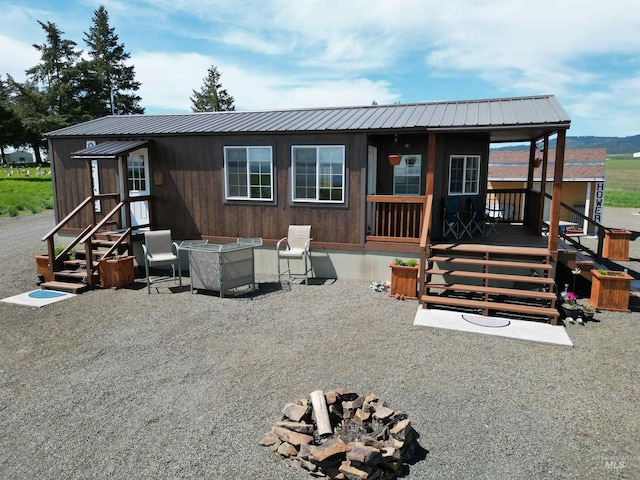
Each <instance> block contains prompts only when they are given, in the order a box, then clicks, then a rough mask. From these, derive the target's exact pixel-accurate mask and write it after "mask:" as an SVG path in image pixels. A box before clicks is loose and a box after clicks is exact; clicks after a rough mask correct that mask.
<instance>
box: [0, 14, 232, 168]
mask: <svg viewBox="0 0 640 480" xmlns="http://www.w3.org/2000/svg"><path fill="white" fill-rule="evenodd" d="M38 23H39V25H40V26H41V27H42V29H43V30H44V33H45V42H44V43H42V44H34V45H33V47H34V48H35V49H36V50H37V51H38V52H40V63H38V65H36V66H34V67H32V68H30V69H28V70H26V72H25V73H26V79H25V81H24V82H18V81H16V80H15V79H14V78H13V77H12V76H11V75H9V74H7V75H6V79H3V78H2V76H0V154H1V157H2V162H5V157H4V150H5V148H6V147H13V148H21V147H30V148H31V149H33V151H34V154H35V160H36V163H42V158H41V154H40V152H41V151H42V150H44V151H46V149H47V141H46V138H45V137H44V134H45V133H47V132H50V131H52V130H57V129H59V128H63V127H66V126H69V125H74V124H76V123H80V122H85V121H88V120H92V119H95V118H100V117H104V116H106V115H130V114H140V113H144V108H143V107H142V106H141V100H142V99H141V98H140V96H139V95H138V94H137V92H138V90H139V88H140V86H141V83H140V82H138V81H136V79H135V68H134V67H133V66H132V65H128V64H127V60H129V58H130V56H131V55H130V54H129V53H128V52H127V51H126V50H125V46H124V44H123V43H121V42H120V41H119V38H118V35H117V34H116V33H115V28H113V27H111V26H110V25H109V14H108V12H107V11H106V9H105V7H104V6H100V7H99V8H98V9H97V10H95V11H94V13H93V18H92V24H91V26H90V27H89V30H88V32H83V33H84V36H83V41H84V44H85V45H86V48H87V51H86V55H83V53H84V52H83V50H80V49H79V48H78V44H77V43H76V42H74V41H73V40H70V39H67V38H64V32H63V31H61V30H60V29H59V28H58V26H57V25H56V24H55V23H52V22H41V21H39V20H38ZM220 76H221V74H220V72H219V71H218V69H217V68H216V67H214V66H212V67H211V68H209V70H208V72H207V76H206V77H205V78H204V80H203V85H202V87H201V89H200V91H196V90H193V96H192V97H190V100H191V103H192V105H191V109H192V111H194V112H212V111H221V110H235V106H234V99H233V97H232V96H231V95H229V93H228V92H227V90H225V89H223V88H222V85H221V82H220Z"/></svg>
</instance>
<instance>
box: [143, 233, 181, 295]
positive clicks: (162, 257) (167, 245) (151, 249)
mask: <svg viewBox="0 0 640 480" xmlns="http://www.w3.org/2000/svg"><path fill="white" fill-rule="evenodd" d="M142 252H143V254H144V270H145V274H146V276H147V293H151V284H153V283H158V282H164V281H168V280H174V281H175V280H176V279H177V280H179V282H180V287H181V288H182V276H181V275H180V269H179V268H178V266H179V264H178V261H179V260H178V245H177V244H176V243H175V242H172V241H171V230H154V231H150V232H144V244H143V245H142ZM167 265H170V266H171V277H168V276H166V275H165V276H158V277H156V278H152V277H151V275H150V273H149V269H150V268H151V267H160V266H167ZM176 271H177V273H178V274H177V275H176Z"/></svg>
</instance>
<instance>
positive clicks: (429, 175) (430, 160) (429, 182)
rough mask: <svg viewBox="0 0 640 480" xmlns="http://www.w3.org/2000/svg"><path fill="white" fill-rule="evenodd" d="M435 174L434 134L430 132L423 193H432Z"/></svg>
mask: <svg viewBox="0 0 640 480" xmlns="http://www.w3.org/2000/svg"><path fill="white" fill-rule="evenodd" d="M435 174H436V134H435V133H430V134H429V139H428V143H427V169H426V179H425V183H424V185H425V195H433V185H434V183H435Z"/></svg>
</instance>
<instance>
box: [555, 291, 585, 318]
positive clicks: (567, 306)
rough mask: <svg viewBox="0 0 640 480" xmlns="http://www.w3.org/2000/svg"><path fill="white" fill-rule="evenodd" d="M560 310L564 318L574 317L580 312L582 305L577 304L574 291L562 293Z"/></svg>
mask: <svg viewBox="0 0 640 480" xmlns="http://www.w3.org/2000/svg"><path fill="white" fill-rule="evenodd" d="M560 306H561V307H562V311H563V312H564V316H565V317H566V318H571V319H575V318H578V317H579V316H580V315H581V314H582V307H580V305H578V301H577V298H576V295H575V293H572V292H567V293H566V294H563V295H562V304H561V305H560Z"/></svg>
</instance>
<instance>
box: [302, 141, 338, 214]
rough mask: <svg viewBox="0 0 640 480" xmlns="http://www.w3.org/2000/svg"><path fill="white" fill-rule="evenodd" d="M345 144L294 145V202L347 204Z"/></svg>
mask: <svg viewBox="0 0 640 480" xmlns="http://www.w3.org/2000/svg"><path fill="white" fill-rule="evenodd" d="M344 155H345V149H344V145H317V146H311V145H305V146H293V147H291V159H292V162H291V163H292V169H291V175H292V185H293V189H292V196H293V201H294V202H323V203H324V202H327V203H344V177H345V173H344V171H345V159H344Z"/></svg>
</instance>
